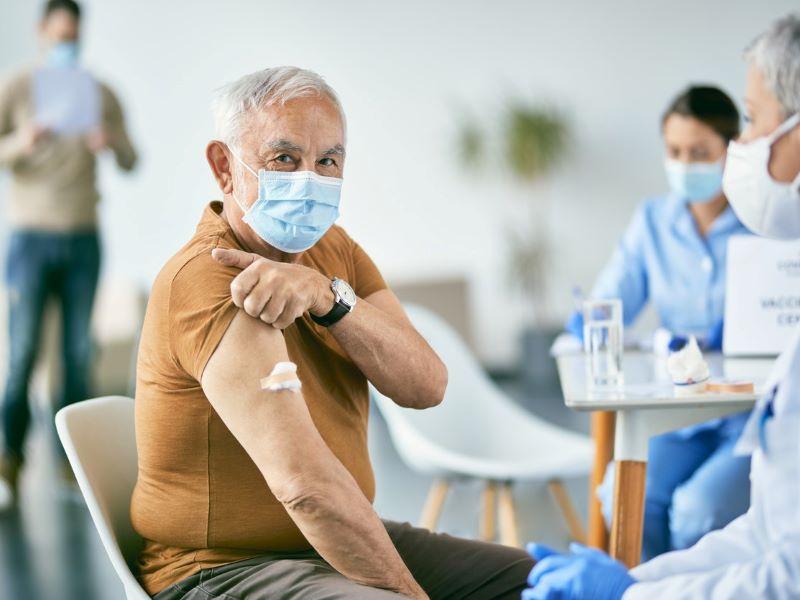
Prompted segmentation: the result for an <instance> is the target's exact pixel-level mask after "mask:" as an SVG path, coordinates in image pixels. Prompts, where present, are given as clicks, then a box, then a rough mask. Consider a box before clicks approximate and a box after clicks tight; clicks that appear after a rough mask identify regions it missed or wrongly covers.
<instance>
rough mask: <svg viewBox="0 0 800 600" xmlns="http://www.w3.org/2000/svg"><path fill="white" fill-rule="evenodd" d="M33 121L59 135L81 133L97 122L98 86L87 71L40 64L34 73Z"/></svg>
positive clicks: (95, 125) (92, 127) (95, 126)
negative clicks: (41, 66)
mask: <svg viewBox="0 0 800 600" xmlns="http://www.w3.org/2000/svg"><path fill="white" fill-rule="evenodd" d="M32 85H33V90H32V92H33V106H34V111H35V117H34V118H35V120H36V123H38V124H39V125H42V126H43V127H46V128H47V129H49V130H50V131H52V132H53V133H56V134H60V135H81V134H84V133H88V132H89V131H91V130H93V129H96V128H97V127H98V125H99V124H100V89H99V86H98V85H97V82H96V81H95V79H94V77H92V76H91V75H90V74H89V72H88V71H85V70H84V69H80V68H54V67H43V68H40V69H37V70H36V71H35V72H34V73H33V81H32Z"/></svg>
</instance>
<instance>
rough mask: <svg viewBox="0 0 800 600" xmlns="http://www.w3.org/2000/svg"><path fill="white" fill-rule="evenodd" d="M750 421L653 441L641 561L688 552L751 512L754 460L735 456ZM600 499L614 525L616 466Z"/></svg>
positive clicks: (741, 417) (735, 419) (741, 418)
mask: <svg viewBox="0 0 800 600" xmlns="http://www.w3.org/2000/svg"><path fill="white" fill-rule="evenodd" d="M748 416H749V413H742V414H738V415H734V416H732V417H728V418H725V419H720V420H718V421H714V422H713V424H708V425H704V426H699V427H692V428H688V429H684V430H679V431H675V432H671V433H666V434H663V435H659V436H656V437H654V438H652V439H651V440H650V449H649V456H648V464H647V479H646V483H645V507H644V532H643V533H644V534H643V538H642V561H646V560H649V559H651V558H653V557H655V556H658V555H659V554H663V553H664V552H669V551H671V550H682V549H684V548H689V547H691V546H693V545H694V544H695V543H696V542H697V541H698V540H699V539H700V538H701V537H703V536H704V535H705V534H707V533H708V532H710V531H713V530H715V529H720V528H721V527H724V526H725V525H727V524H728V523H730V522H731V521H733V520H734V519H735V518H736V517H738V516H740V515H742V514H744V513H745V512H746V511H747V509H748V508H749V507H750V457H746V456H734V455H733V447H734V445H735V444H736V441H737V440H738V438H739V435H740V434H741V432H742V429H743V428H744V425H745V423H746V421H747V417H748ZM597 495H598V498H599V499H600V501H601V502H602V505H603V515H604V517H605V519H606V522H607V523H609V524H610V523H611V512H612V508H613V497H614V464H613V463H612V464H611V465H609V468H608V469H607V471H606V476H605V479H604V480H603V483H602V484H601V485H600V487H598V489H597Z"/></svg>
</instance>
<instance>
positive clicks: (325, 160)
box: [319, 157, 336, 167]
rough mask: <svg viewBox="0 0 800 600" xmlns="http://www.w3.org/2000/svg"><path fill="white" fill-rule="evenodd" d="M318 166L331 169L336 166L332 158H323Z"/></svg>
mask: <svg viewBox="0 0 800 600" xmlns="http://www.w3.org/2000/svg"><path fill="white" fill-rule="evenodd" d="M319 164H321V165H322V166H323V167H332V166H333V165H335V164H336V162H335V161H334V160H333V159H332V158H328V157H325V158H323V159H322V160H320V161H319Z"/></svg>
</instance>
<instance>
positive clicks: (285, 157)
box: [275, 154, 292, 163]
mask: <svg viewBox="0 0 800 600" xmlns="http://www.w3.org/2000/svg"><path fill="white" fill-rule="evenodd" d="M275 160H277V161H278V162H282V163H290V162H292V157H291V156H289V155H288V154H281V155H280V156H278V157H277V158H276V159H275Z"/></svg>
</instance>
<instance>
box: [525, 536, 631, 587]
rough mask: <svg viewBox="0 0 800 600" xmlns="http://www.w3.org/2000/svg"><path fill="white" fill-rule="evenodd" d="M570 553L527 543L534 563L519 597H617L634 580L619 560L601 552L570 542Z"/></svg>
mask: <svg viewBox="0 0 800 600" xmlns="http://www.w3.org/2000/svg"><path fill="white" fill-rule="evenodd" d="M569 549H570V551H571V552H572V554H559V553H558V552H556V551H555V550H553V549H552V548H548V547H547V546H544V545H542V544H528V554H530V555H531V556H532V557H533V558H534V559H536V566H534V567H533V569H532V570H531V572H530V575H528V585H530V586H531V587H530V588H528V589H527V590H525V591H523V592H522V600H619V599H620V598H622V594H623V593H625V590H627V589H628V588H629V587H630V586H631V585H633V584H634V583H636V580H635V579H634V578H633V577H631V576H630V575H629V574H628V569H626V568H625V565H623V564H622V563H621V562H619V561H616V560H614V559H613V558H611V557H610V556H608V555H607V554H606V553H605V552H601V551H600V550H595V549H594V548H587V547H586V546H584V545H582V544H570V547H569Z"/></svg>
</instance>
